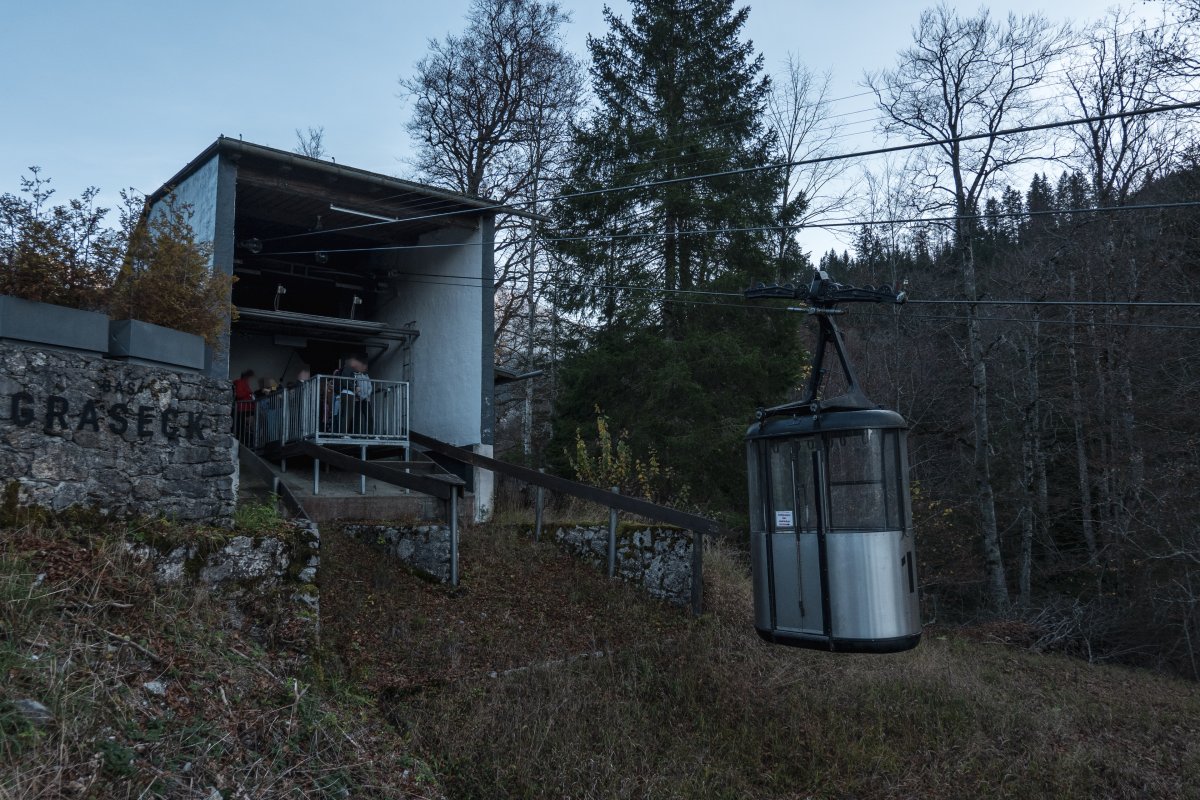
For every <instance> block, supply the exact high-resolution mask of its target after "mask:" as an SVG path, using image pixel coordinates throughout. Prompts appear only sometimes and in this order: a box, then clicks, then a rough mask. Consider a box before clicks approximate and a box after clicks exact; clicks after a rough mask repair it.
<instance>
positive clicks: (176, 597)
mask: <svg viewBox="0 0 1200 800" xmlns="http://www.w3.org/2000/svg"><path fill="white" fill-rule="evenodd" d="M259 517H260V518H259V519H258V520H257V521H256V522H257V525H258V526H260V527H259V529H258V530H255V531H250V532H251V533H269V532H272V531H270V530H267V529H263V527H264V526H265V527H266V528H269V527H270V525H271V520H270V519H263V518H262V515H259ZM276 522H277V520H276ZM185 533H186V534H187V535H188V536H195V535H200V536H210V537H212V536H217V537H219V536H222V535H227V534H223V533H221V532H213V531H209V532H204V531H187V532H184V531H177V530H173V529H171V528H168V527H162V526H155V525H150V526H143V527H142V528H140V529H137V530H133V531H130V530H126V529H124V528H120V527H116V526H101V527H100V528H97V527H95V526H93V525H78V524H77V525H69V524H62V523H56V524H50V525H27V526H23V527H18V528H12V527H10V528H7V529H3V528H0V799H2V800H9V799H10V798H11V799H12V800H16V799H17V798H22V800H24V799H25V798H59V797H66V798H97V799H98V800H100V799H102V800H108V799H109V798H150V797H163V798H173V799H174V798H204V799H205V800H209V799H210V798H213V799H214V800H216V798H226V800H227V799H228V798H234V797H237V798H276V797H329V798H337V797H350V796H356V797H364V796H366V797H424V796H438V795H437V792H436V791H433V792H430V791H429V784H430V781H429V780H428V771H427V770H426V769H425V768H424V767H423V765H421V764H420V763H419V762H416V761H414V760H412V759H410V758H408V757H407V756H405V752H406V748H405V747H404V744H403V742H402V741H401V740H400V738H399V737H398V736H397V735H396V733H395V731H394V729H393V728H392V727H391V726H390V725H388V724H387V723H386V721H384V720H383V719H382V718H381V717H380V716H379V715H378V714H377V713H376V712H375V710H374V705H373V703H372V702H371V700H369V699H368V698H366V697H358V696H356V695H355V694H354V693H353V692H351V691H347V690H346V689H345V687H339V686H330V685H329V684H327V683H326V684H325V686H324V689H323V690H322V688H319V687H318V685H317V684H318V683H319V681H318V679H319V677H320V676H319V670H317V669H316V668H315V667H314V665H313V663H312V662H311V661H310V660H309V659H307V658H305V657H303V655H302V652H304V651H307V650H310V649H311V647H312V642H311V641H310V638H311V632H312V631H313V630H315V628H314V626H312V625H311V624H310V621H308V620H305V619H304V618H303V612H302V611H301V609H300V607H299V606H298V604H297V603H295V602H294V601H291V600H290V598H289V597H288V595H289V594H290V593H291V592H290V591H284V592H282V593H279V594H277V595H270V594H266V595H260V596H257V597H255V598H254V599H253V600H249V601H243V602H240V603H239V604H238V605H239V609H238V610H236V611H231V604H230V602H229V601H228V600H227V599H225V598H218V597H215V596H213V595H212V594H211V593H208V592H206V591H203V590H200V589H196V588H194V587H162V586H158V585H156V584H155V582H154V580H153V578H152V576H151V574H150V569H149V567H148V565H146V564H138V563H137V562H136V561H135V560H134V559H132V558H131V557H130V555H129V554H128V553H127V552H126V550H125V548H124V546H123V543H124V541H126V540H127V539H128V538H132V539H135V540H136V539H146V538H151V539H154V540H156V541H162V540H164V539H169V538H171V537H177V536H180V535H182V534H185ZM238 621H240V622H241V623H242V624H240V625H237V624H236V623H237V622H238ZM125 637H128V639H126V638H125ZM154 681H158V682H161V684H162V685H163V687H164V688H165V694H164V695H162V696H159V695H157V694H154V693H153V692H151V691H148V690H147V689H146V688H145V687H144V684H146V683H147V682H154ZM25 699H32V700H36V701H38V702H40V703H42V704H44V705H45V706H47V707H48V708H49V709H50V710H51V712H52V713H53V717H54V719H53V721H52V722H50V723H49V724H46V725H36V724H33V723H31V722H30V721H29V720H28V719H27V718H26V717H25V716H23V715H22V714H21V713H18V711H17V708H16V706H15V703H16V702H17V701H21V700H25ZM214 789H215V790H218V794H216V795H214V794H213V791H214Z"/></svg>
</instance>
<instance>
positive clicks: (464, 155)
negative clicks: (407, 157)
mask: <svg viewBox="0 0 1200 800" xmlns="http://www.w3.org/2000/svg"><path fill="white" fill-rule="evenodd" d="M568 22H570V15H569V14H568V13H566V12H564V11H563V10H562V9H561V8H560V6H559V5H558V3H556V2H553V1H552V0H549V1H547V2H542V1H541V0H474V2H473V3H472V5H471V9H470V11H469V12H468V16H467V27H466V29H465V30H464V32H463V33H462V34H461V35H448V36H446V37H445V39H444V40H442V41H438V40H434V41H431V42H430V44H429V53H428V55H426V56H425V58H423V59H421V61H419V62H418V63H417V66H416V70H415V72H414V74H413V75H412V76H411V77H407V78H402V79H401V81H400V85H401V88H402V90H403V93H404V94H405V95H407V96H408V97H409V98H411V100H412V101H413V114H412V118H411V119H410V120H409V123H408V126H407V127H408V132H409V134H410V135H411V136H412V137H413V139H414V141H415V143H416V146H417V155H416V158H415V160H414V166H415V167H416V170H417V172H418V174H419V175H420V177H421V178H422V179H424V180H427V181H429V182H431V183H434V184H438V185H441V186H446V187H448V188H450V189H454V190H456V191H459V192H463V193H465V194H470V195H478V196H486V197H488V198H489V199H491V200H494V201H496V202H497V203H501V204H512V205H515V206H518V207H520V208H521V209H522V210H525V211H528V212H536V210H537V208H538V202H539V200H540V199H541V198H542V197H543V196H545V194H546V192H547V189H551V190H552V189H553V187H554V185H555V184H556V183H557V182H558V181H559V180H560V179H561V176H562V171H563V158H564V156H565V148H566V145H567V143H568V141H569V133H570V124H571V122H572V121H573V120H574V118H575V115H576V113H577V112H578V110H579V108H580V105H581V103H582V97H583V73H582V69H581V67H580V65H579V63H578V61H577V60H576V59H575V58H574V57H573V56H572V55H570V54H569V53H568V52H567V51H566V50H565V49H564V47H563V45H562V41H561V29H562V26H563V25H565V24H567V23H568ZM495 252H496V276H495V285H494V288H495V290H496V334H497V349H498V352H499V354H500V356H501V359H502V360H512V361H514V362H518V361H519V362H523V367H524V368H525V369H532V368H533V363H534V361H535V360H536V358H537V353H538V347H537V337H538V335H539V333H540V331H539V319H538V316H539V312H538V308H539V306H538V304H539V300H540V299H541V296H542V294H543V292H542V286H543V284H544V280H543V277H544V273H545V269H544V267H542V266H541V265H542V260H543V259H542V257H541V256H542V251H541V248H540V247H539V242H538V230H537V217H536V215H535V214H534V213H519V214H501V215H499V216H498V217H497V220H496V251H495ZM518 354H519V355H518ZM525 388H526V391H525V397H524V411H523V415H522V418H523V435H522V439H523V446H524V450H525V453H526V455H527V456H528V455H530V454H531V451H532V435H533V434H532V431H533V407H534V397H533V388H534V387H533V385H532V384H527V385H526V387H525Z"/></svg>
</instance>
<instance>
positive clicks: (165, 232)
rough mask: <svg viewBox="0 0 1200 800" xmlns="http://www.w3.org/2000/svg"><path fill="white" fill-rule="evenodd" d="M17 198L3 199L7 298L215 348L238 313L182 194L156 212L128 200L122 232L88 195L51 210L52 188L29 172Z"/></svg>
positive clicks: (137, 199)
mask: <svg viewBox="0 0 1200 800" xmlns="http://www.w3.org/2000/svg"><path fill="white" fill-rule="evenodd" d="M29 172H30V175H29V176H28V177H23V178H21V191H20V193H19V194H11V193H5V194H3V195H0V294H6V295H12V296H14V297H20V298H23V299H25V300H33V301H36V302H40V303H53V304H55V305H61V306H68V307H71V308H83V309H89V310H95V311H106V312H108V313H109V314H110V315H111V316H113V317H114V318H115V319H139V320H143V321H145V322H151V323H154V324H156V325H163V326H166V327H168V328H174V329H176V330H180V331H185V332H187V333H194V334H197V335H199V336H203V337H204V338H205V340H206V341H207V342H208V343H209V344H211V345H216V344H217V342H218V341H219V338H220V335H221V332H222V331H223V329H224V326H225V319H226V317H227V315H228V314H230V313H231V306H230V305H229V291H230V285H231V283H232V281H233V278H232V277H231V276H229V275H226V274H225V273H224V272H223V271H222V270H219V269H213V268H212V266H211V260H212V245H211V243H209V242H198V241H196V234H195V231H194V230H192V225H191V218H192V208H191V206H189V205H187V204H186V203H181V202H178V201H177V200H176V198H175V197H174V196H171V197H168V198H167V199H166V200H165V201H164V203H163V205H162V206H161V207H160V209H159V210H157V211H156V212H155V213H153V214H151V213H150V211H149V209H148V208H147V205H146V201H145V198H144V197H142V196H141V195H140V194H138V193H136V192H133V191H122V192H121V201H122V203H121V208H120V209H119V210H118V225H117V227H115V228H114V227H109V226H107V225H106V224H105V220H106V218H107V217H108V214H109V211H110V209H108V208H104V207H101V206H98V205H97V204H96V198H97V196H98V195H99V193H100V190H99V189H97V188H96V187H94V186H92V187H88V188H87V189H85V190H84V191H83V192H82V193H81V194H80V195H79V197H77V198H73V199H71V200H69V201H68V202H67V203H65V204H60V205H52V204H51V202H50V201H51V198H52V197H53V195H54V189H52V188H50V179H49V178H44V177H42V174H41V169H40V168H38V167H30V169H29Z"/></svg>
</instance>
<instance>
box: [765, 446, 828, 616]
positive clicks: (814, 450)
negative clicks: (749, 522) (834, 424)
mask: <svg viewBox="0 0 1200 800" xmlns="http://www.w3.org/2000/svg"><path fill="white" fill-rule="evenodd" d="M816 443H817V440H815V439H799V440H797V439H783V440H775V441H772V442H769V443H764V444H765V445H766V446H765V447H764V448H763V449H764V450H766V457H767V462H768V463H767V471H768V480H769V482H770V503H769V505H768V508H767V509H765V510H766V512H767V519H766V522H767V530H768V533H767V534H766V535H767V538H768V539H769V542H768V547H767V548H766V551H767V560H768V562H769V563H768V564H767V565H765V566H766V568H767V571H768V574H769V581H768V586H769V592H770V594H771V597H770V598H769V599H768V603H769V606H770V607H771V608H772V609H773V616H774V619H773V620H772V627H773V628H775V629H776V630H780V631H788V632H794V633H807V634H816V635H822V634H825V633H826V613H825V603H824V601H823V599H824V598H825V597H827V596H828V595H827V592H826V590H825V587H824V585H823V581H824V580H826V576H825V575H823V574H822V570H821V558H820V552H821V547H822V544H823V543H822V541H821V539H822V532H821V519H822V517H823V514H822V509H821V508H820V507H819V506H818V503H819V502H820V498H821V496H822V494H823V492H821V490H820V486H819V481H818V476H819V475H820V474H821V469H822V464H821V459H822V458H824V454H823V453H822V452H821V449H820V448H819V447H817V446H816Z"/></svg>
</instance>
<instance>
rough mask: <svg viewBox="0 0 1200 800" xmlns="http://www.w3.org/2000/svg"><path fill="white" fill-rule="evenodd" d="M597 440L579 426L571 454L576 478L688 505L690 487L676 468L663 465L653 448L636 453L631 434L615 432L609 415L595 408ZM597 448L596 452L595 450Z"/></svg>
mask: <svg viewBox="0 0 1200 800" xmlns="http://www.w3.org/2000/svg"><path fill="white" fill-rule="evenodd" d="M595 412H596V439H595V441H594V444H589V443H588V442H587V441H585V440H584V438H583V433H582V431H580V430H579V429H578V428H576V429H575V452H574V453H568V454H567V460H568V461H569V462H570V464H571V468H572V469H573V470H575V478H576V480H579V481H582V482H583V483H590V484H592V485H593V486H617V487H619V488H620V490H621V492H622V493H623V494H628V495H633V496H636V497H645V498H646V499H648V500H653V501H654V502H656V503H668V504H672V505H688V487H687V485H686V484H684V483H682V482H681V481H680V479H679V476H678V475H677V474H676V472H675V470H673V469H672V468H670V467H665V466H663V465H662V464H661V463H660V462H659V460H658V452H657V451H656V450H655V449H654V448H653V447H651V448H650V449H649V451H648V452H647V454H646V457H645V458H638V457H636V456H635V455H634V454H633V449H632V448H631V447H630V445H629V434H628V433H627V432H625V431H621V432H620V433H619V434H614V433H613V431H612V428H611V426H610V425H609V421H608V417H607V416H606V415H605V414H604V412H603V411H601V410H600V407H599V406H596V407H595ZM593 450H594V451H595V452H593Z"/></svg>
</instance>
